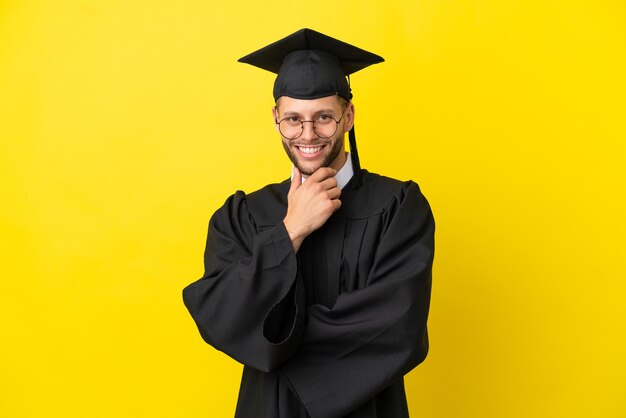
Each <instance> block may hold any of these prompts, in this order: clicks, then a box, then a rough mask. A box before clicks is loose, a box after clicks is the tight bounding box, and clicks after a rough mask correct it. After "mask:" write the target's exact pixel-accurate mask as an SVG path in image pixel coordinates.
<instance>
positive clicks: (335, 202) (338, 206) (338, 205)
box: [332, 199, 341, 211]
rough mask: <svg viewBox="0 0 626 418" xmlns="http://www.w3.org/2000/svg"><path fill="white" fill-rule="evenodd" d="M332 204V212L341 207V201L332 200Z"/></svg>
mask: <svg viewBox="0 0 626 418" xmlns="http://www.w3.org/2000/svg"><path fill="white" fill-rule="evenodd" d="M332 202H333V205H334V208H335V210H334V211H337V210H338V209H339V208H340V207H341V200H339V199H334V200H332Z"/></svg>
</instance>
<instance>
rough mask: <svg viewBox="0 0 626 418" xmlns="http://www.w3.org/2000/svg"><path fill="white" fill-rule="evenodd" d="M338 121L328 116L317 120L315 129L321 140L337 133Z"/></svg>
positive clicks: (322, 116) (321, 116)
mask: <svg viewBox="0 0 626 418" xmlns="http://www.w3.org/2000/svg"><path fill="white" fill-rule="evenodd" d="M337 125H338V123H337V121H335V119H333V118H331V117H330V116H327V115H320V116H319V117H317V119H315V123H314V125H313V129H315V133H316V134H317V136H319V137H320V138H330V137H331V136H333V135H335V132H337Z"/></svg>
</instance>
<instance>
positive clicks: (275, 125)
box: [272, 106, 280, 133]
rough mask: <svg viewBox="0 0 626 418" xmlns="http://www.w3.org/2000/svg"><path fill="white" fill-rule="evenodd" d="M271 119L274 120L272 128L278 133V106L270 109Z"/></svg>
mask: <svg viewBox="0 0 626 418" xmlns="http://www.w3.org/2000/svg"><path fill="white" fill-rule="evenodd" d="M272 119H273V120H274V128H275V129H276V132H278V133H280V130H279V129H278V106H274V107H272Z"/></svg>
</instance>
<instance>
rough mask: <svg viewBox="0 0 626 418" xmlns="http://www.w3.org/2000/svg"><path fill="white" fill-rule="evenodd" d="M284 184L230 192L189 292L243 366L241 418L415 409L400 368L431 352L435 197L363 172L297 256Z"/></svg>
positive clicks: (205, 327)
mask: <svg viewBox="0 0 626 418" xmlns="http://www.w3.org/2000/svg"><path fill="white" fill-rule="evenodd" d="M289 185H290V183H289V180H286V181H284V182H282V183H280V184H272V185H268V186H266V187H264V188H263V189H261V190H258V191H256V192H254V193H250V194H248V195H246V194H244V193H243V192H241V191H238V192H237V193H235V194H234V195H233V196H231V197H230V198H229V199H228V200H227V201H226V203H225V204H224V206H223V207H222V208H220V209H219V210H218V211H217V212H216V213H215V214H214V215H213V217H212V218H211V221H210V223H209V233H208V238H207V245H206V251H205V274H204V276H203V277H202V278H201V279H200V280H198V281H196V282H194V283H192V284H191V285H189V286H187V287H186V288H185V289H184V291H183V299H184V302H185V305H186V306H187V308H188V310H189V312H190V313H191V315H192V317H193V318H194V320H195V322H196V324H197V326H198V329H199V330H200V334H201V335H202V337H203V338H204V340H205V341H206V342H207V343H209V344H211V345H212V346H213V347H215V348H216V349H218V350H221V351H223V352H225V353H226V354H228V355H229V356H231V357H232V358H233V359H235V360H237V361H239V362H241V363H243V364H244V370H243V377H242V381H241V387H240V392H239V401H238V403H237V409H236V413H235V416H236V418H300V417H302V418H304V417H310V418H344V417H345V418H348V417H349V418H403V417H408V408H407V402H406V396H405V391H404V383H403V376H404V375H405V374H406V373H407V372H409V371H410V370H411V369H413V368H414V367H415V366H417V365H418V364H419V363H421V362H422V361H423V360H424V358H425V357H426V353H427V351H428V334H427V328H426V321H427V317H428V308H429V301H430V289H431V268H432V262H433V251H434V229H435V224H434V220H433V216H432V213H431V210H430V207H429V205H428V202H427V201H426V199H425V198H424V196H423V195H422V194H421V192H420V190H419V187H418V186H417V184H415V183H414V182H412V181H407V182H400V181H398V180H394V179H390V178H388V177H383V176H379V175H377V174H373V173H369V172H368V171H366V170H359V171H357V173H355V175H354V176H353V177H352V179H351V180H350V182H349V183H348V184H347V185H346V186H345V187H344V188H343V190H342V193H341V201H342V206H341V208H340V209H339V210H338V211H336V212H335V213H334V214H333V215H332V216H331V217H330V218H329V219H328V221H327V222H326V223H325V224H324V225H323V226H322V227H321V228H320V229H318V230H317V231H315V232H313V233H312V234H311V235H309V236H308V237H307V238H306V239H305V240H304V242H303V243H302V246H301V247H300V250H299V251H298V253H297V254H296V253H295V252H294V249H293V246H292V243H291V241H290V239H289V235H288V234H287V231H286V229H285V226H284V224H283V222H282V220H283V218H284V217H285V214H286V209H287V193H288V191H289ZM206 373H207V374H208V373H210V371H208V370H207V371H206ZM207 416H211V412H210V411H207Z"/></svg>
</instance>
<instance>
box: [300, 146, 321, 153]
mask: <svg viewBox="0 0 626 418" xmlns="http://www.w3.org/2000/svg"><path fill="white" fill-rule="evenodd" d="M321 149H322V147H315V148H305V147H300V151H301V152H302V153H304V154H313V153H315V152H318V151H319V150H321Z"/></svg>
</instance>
